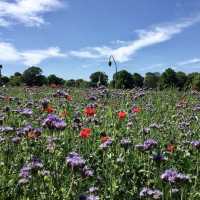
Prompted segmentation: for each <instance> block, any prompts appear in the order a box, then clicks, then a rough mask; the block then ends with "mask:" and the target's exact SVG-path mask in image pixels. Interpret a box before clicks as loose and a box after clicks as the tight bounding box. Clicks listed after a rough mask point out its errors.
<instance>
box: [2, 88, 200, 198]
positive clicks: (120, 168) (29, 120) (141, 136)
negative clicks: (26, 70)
mask: <svg viewBox="0 0 200 200" xmlns="http://www.w3.org/2000/svg"><path fill="white" fill-rule="evenodd" d="M199 120H200V93H198V92H195V91H187V92H184V91H178V90H176V89H167V90H163V91H156V90H144V89H132V90H110V89H107V88H104V87H100V88H93V89H91V88H90V89H78V88H69V89H68V88H50V87H46V86H45V87H33V88H28V87H7V88H6V87H5V88H1V89H0V200H8V199H10V200H13V199H20V200H34V199H37V200H39V199H40V200H46V199H47V200H54V199H58V200H79V199H80V200H139V199H162V200H172V199H173V200H199V199H200V175H199V168H200V163H199V162H200V156H199V150H200V135H199V133H200V122H199Z"/></svg>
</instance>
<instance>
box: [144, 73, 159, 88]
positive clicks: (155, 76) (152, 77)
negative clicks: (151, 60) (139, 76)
mask: <svg viewBox="0 0 200 200" xmlns="http://www.w3.org/2000/svg"><path fill="white" fill-rule="evenodd" d="M159 79H160V74H159V73H158V72H155V73H151V72H148V73H146V75H145V78H144V86H145V87H147V88H157V87H158V83H159Z"/></svg>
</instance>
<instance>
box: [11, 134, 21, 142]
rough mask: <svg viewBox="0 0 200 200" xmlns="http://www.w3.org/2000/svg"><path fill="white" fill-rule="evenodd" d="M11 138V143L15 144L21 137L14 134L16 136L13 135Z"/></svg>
mask: <svg viewBox="0 0 200 200" xmlns="http://www.w3.org/2000/svg"><path fill="white" fill-rule="evenodd" d="M11 140H12V142H13V143H15V144H19V143H20V141H21V138H20V137H18V136H16V137H13V138H12V139H11Z"/></svg>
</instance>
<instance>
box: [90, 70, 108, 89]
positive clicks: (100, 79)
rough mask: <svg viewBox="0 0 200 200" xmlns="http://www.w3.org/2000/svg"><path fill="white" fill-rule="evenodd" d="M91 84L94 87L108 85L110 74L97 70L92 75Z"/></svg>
mask: <svg viewBox="0 0 200 200" xmlns="http://www.w3.org/2000/svg"><path fill="white" fill-rule="evenodd" d="M90 84H91V86H93V87H96V86H98V85H99V86H100V85H105V86H107V85H108V76H107V75H106V74H105V73H104V72H95V73H92V74H91V75H90Z"/></svg>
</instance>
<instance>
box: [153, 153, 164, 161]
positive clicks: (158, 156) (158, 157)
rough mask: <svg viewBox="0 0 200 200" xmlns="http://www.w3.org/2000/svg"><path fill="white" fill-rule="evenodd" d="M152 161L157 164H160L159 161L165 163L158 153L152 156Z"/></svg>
mask: <svg viewBox="0 0 200 200" xmlns="http://www.w3.org/2000/svg"><path fill="white" fill-rule="evenodd" d="M153 160H154V161H157V162H161V161H165V160H166V159H165V157H164V156H163V155H162V154H160V153H158V154H156V155H154V156H153Z"/></svg>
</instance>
